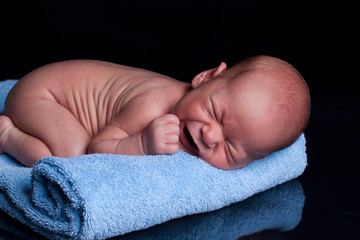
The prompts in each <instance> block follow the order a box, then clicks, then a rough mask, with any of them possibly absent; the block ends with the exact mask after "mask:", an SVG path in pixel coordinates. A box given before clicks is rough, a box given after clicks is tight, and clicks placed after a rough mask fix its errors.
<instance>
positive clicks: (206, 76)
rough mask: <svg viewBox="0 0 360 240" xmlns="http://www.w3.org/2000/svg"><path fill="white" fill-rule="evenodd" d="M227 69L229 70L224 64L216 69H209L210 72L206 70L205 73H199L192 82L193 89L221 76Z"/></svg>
mask: <svg viewBox="0 0 360 240" xmlns="http://www.w3.org/2000/svg"><path fill="white" fill-rule="evenodd" d="M226 68H227V66H226V63H224V62H222V63H221V64H220V65H219V66H218V67H216V68H213V69H209V70H206V71H203V72H201V73H199V74H198V75H196V76H195V77H194V79H193V80H192V82H191V86H192V87H193V88H197V87H198V86H199V85H200V84H202V83H204V82H207V81H209V80H210V79H212V78H214V77H216V76H217V75H219V74H220V73H222V72H223V71H225V69H226Z"/></svg>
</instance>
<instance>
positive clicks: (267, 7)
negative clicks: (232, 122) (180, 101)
mask: <svg viewBox="0 0 360 240" xmlns="http://www.w3.org/2000/svg"><path fill="white" fill-rule="evenodd" d="M1 4H2V6H1V8H0V11H1V14H0V27H1V29H0V31H1V32H0V34H1V44H0V48H1V55H0V59H1V65H0V69H1V70H0V80H5V79H9V78H12V79H17V78H20V77H21V76H23V75H24V74H26V73H27V72H29V71H31V70H33V69H34V68H37V67H39V66H41V65H44V64H47V63H50V62H56V61H60V60H68V59H79V58H81V59H99V60H106V61H111V62H116V63H120V64H125V65H131V66H135V67H141V68H146V69H149V70H153V71H157V72H160V73H163V74H166V75H169V76H171V77H174V78H177V79H179V80H182V81H187V82H189V81H191V80H192V78H193V77H194V76H195V75H196V74H197V73H198V72H200V71H202V70H205V69H208V68H212V67H215V66H217V65H218V64H219V63H220V62H221V61H225V62H226V63H228V65H232V64H234V63H236V62H238V61H240V60H242V59H244V58H246V57H248V56H251V55H255V54H269V55H273V56H276V57H279V58H282V59H284V60H286V61H288V62H290V63H291V64H292V65H294V66H295V67H296V68H297V69H298V70H299V71H300V72H301V73H302V75H303V76H304V78H305V79H306V81H307V83H308V85H309V88H310V91H311V96H312V110H311V120H310V123H309V126H308V128H307V130H306V137H307V149H308V150H307V153H308V161H309V166H308V168H307V169H306V171H305V173H304V174H303V175H302V176H301V177H300V181H301V183H302V186H303V188H304V191H305V195H306V197H307V198H306V204H305V207H304V212H303V220H302V221H301V223H300V224H299V226H298V227H297V228H296V229H295V230H293V231H290V232H287V233H283V234H282V239H358V238H357V237H358V234H359V229H360V207H359V202H360V201H359V200H360V198H359V194H358V193H359V191H360V177H358V175H359V173H358V172H359V170H360V164H359V162H360V153H359V150H358V149H359V148H360V94H359V89H360V88H359V85H360V84H359V75H358V74H357V69H358V65H359V59H358V43H359V41H358V37H357V36H356V35H357V34H358V32H359V24H358V23H357V22H359V21H357V20H358V18H357V16H356V15H357V14H358V13H357V12H356V8H355V6H354V5H351V4H350V3H349V2H347V1H341V2H340V1H320V0H312V1H310V0H303V1H299V0H295V1H289V0H288V1H285V0H284V1H266V0H246V1H235V0H207V1H206V0H200V1H190V0H182V1H170V0H169V1H166V0H162V1H159V0H155V1H146V0H141V1H140V0H132V1H131V0H126V1H121V0H118V1H112V0H111V1H110V0H109V1H89V0H88V1H83V0H81V1H58V0H55V1H48V0H47V1H45V0H44V1H11V2H7V3H6V5H4V4H5V3H1ZM256 237H259V236H256ZM260 237H261V236H260ZM264 237H266V236H264Z"/></svg>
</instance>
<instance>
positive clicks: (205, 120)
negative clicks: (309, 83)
mask: <svg viewBox="0 0 360 240" xmlns="http://www.w3.org/2000/svg"><path fill="white" fill-rule="evenodd" d="M248 85H249V84H247V82H246V81H240V82H238V81H228V80H224V79H212V80H210V81H208V82H206V83H203V84H201V85H199V86H198V87H196V88H195V89H193V90H191V91H190V92H188V93H187V94H186V95H185V96H184V97H183V98H182V99H181V100H180V101H179V102H178V103H177V104H176V106H175V107H174V110H173V113H174V114H176V115H177V116H178V117H179V119H180V122H181V123H180V129H181V133H180V143H181V149H183V150H184V151H186V152H188V153H190V154H192V155H195V156H198V157H200V158H202V159H203V160H205V161H206V162H208V163H209V164H211V165H213V166H214V167H217V168H221V169H237V168H242V167H245V166H246V165H248V164H249V163H251V162H252V161H253V160H255V159H260V158H263V157H265V156H266V155H267V154H268V153H269V151H270V149H271V147H272V146H271V141H270V139H269V138H268V137H267V136H266V135H267V132H268V130H266V129H269V128H270V123H269V117H268V115H267V114H268V109H267V107H268V102H267V100H268V99H266V98H265V97H264V96H263V95H262V94H260V93H259V92H258V91H256V89H254V88H253V87H249V86H248ZM263 130H264V131H263ZM264 134H265V135H264Z"/></svg>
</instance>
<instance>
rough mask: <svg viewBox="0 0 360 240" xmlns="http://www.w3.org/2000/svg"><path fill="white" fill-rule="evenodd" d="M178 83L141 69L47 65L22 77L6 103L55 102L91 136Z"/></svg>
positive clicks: (74, 62)
mask: <svg viewBox="0 0 360 240" xmlns="http://www.w3.org/2000/svg"><path fill="white" fill-rule="evenodd" d="M178 84H179V83H178V81H175V80H174V79H171V78H169V77H166V76H163V75H160V74H157V73H154V72H151V71H147V70H143V69H138V68H132V67H127V66H123V65H118V64H113V63H108V62H102V61H93V60H71V61H65V62H58V63H53V64H49V65H46V66H44V67H41V68H39V69H37V70H35V71H33V72H31V73H29V74H28V75H26V76H24V77H23V78H22V79H21V80H20V81H19V83H18V84H17V85H16V86H15V87H14V89H13V90H12V91H11V93H10V94H9V97H8V99H7V104H10V103H11V102H13V101H16V99H17V98H19V97H21V98H41V99H48V100H51V101H54V102H57V103H59V104H61V105H62V106H64V107H65V108H66V109H68V110H69V111H70V112H71V113H72V114H73V115H74V116H75V117H76V118H77V119H78V121H79V122H80V123H81V124H82V125H83V126H84V128H85V129H86V130H87V131H88V133H89V134H90V135H91V136H94V135H96V134H97V132H98V131H99V130H100V129H102V128H103V127H104V126H105V125H106V124H107V123H108V122H109V121H110V120H112V119H113V118H114V117H115V116H116V115H118V114H119V113H120V112H121V111H122V110H123V109H124V107H125V106H126V105H128V103H129V102H130V101H132V100H133V99H135V98H137V97H138V96H142V95H144V96H149V93H150V92H153V91H159V90H161V89H164V87H165V88H166V87H170V88H176V86H177V85H178ZM174 101H175V100H174Z"/></svg>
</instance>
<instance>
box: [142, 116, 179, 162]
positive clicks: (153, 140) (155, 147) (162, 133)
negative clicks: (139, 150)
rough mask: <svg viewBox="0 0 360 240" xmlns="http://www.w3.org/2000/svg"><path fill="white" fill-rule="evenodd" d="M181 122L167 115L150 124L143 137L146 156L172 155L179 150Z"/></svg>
mask: <svg viewBox="0 0 360 240" xmlns="http://www.w3.org/2000/svg"><path fill="white" fill-rule="evenodd" d="M179 135H180V120H179V118H178V117H177V116H176V115H174V114H166V115H164V116H161V117H158V118H155V119H154V120H153V121H151V122H150V123H149V125H148V126H147V128H146V129H145V130H144V132H143V135H142V144H143V150H144V152H145V154H147V155H151V154H172V153H176V152H177V151H178V150H179Z"/></svg>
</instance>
